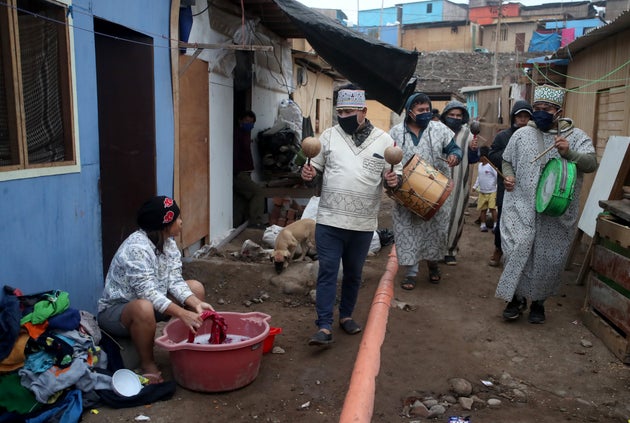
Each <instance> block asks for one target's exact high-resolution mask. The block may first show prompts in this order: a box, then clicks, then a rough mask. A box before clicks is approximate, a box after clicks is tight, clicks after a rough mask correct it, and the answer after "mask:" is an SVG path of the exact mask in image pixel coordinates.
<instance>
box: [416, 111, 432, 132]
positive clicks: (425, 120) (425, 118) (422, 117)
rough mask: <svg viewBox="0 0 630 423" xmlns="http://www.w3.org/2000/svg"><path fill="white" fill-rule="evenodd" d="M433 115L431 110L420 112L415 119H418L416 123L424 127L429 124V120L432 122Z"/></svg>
mask: <svg viewBox="0 0 630 423" xmlns="http://www.w3.org/2000/svg"><path fill="white" fill-rule="evenodd" d="M432 117H433V113H431V112H426V113H418V114H417V115H416V116H415V118H414V120H415V121H416V125H418V126H419V127H420V128H422V129H424V128H426V127H427V126H429V122H431V118H432Z"/></svg>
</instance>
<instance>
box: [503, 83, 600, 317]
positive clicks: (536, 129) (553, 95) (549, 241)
mask: <svg viewBox="0 0 630 423" xmlns="http://www.w3.org/2000/svg"><path fill="white" fill-rule="evenodd" d="M563 102H564V90H563V89H562V88H558V87H553V86H550V85H543V86H539V87H536V89H535V90H534V102H533V109H534V112H533V115H532V119H533V120H532V121H530V122H529V123H528V124H527V125H526V126H524V127H522V128H520V129H518V130H517V131H516V132H514V135H512V137H511V138H510V142H509V144H508V145H507V147H506V148H505V151H504V152H503V169H502V170H503V175H504V176H505V181H504V184H505V191H506V192H505V197H504V198H503V210H502V215H501V220H500V225H501V246H502V248H503V253H504V254H505V258H506V260H505V267H504V270H503V273H502V275H501V278H500V280H499V283H498V286H497V289H496V293H495V296H496V297H497V298H501V299H503V300H505V301H507V302H508V304H507V306H506V308H505V310H504V311H503V317H504V318H505V319H506V320H515V319H517V318H518V317H519V316H520V315H521V313H522V312H523V311H524V310H525V309H526V308H527V302H526V301H527V300H526V298H529V299H530V300H531V301H532V304H531V307H530V311H529V318H528V321H529V322H530V323H543V322H544V321H545V308H544V305H543V303H544V301H545V300H546V299H547V298H548V297H550V296H552V295H556V294H557V293H558V288H559V286H560V274H561V272H562V270H563V268H564V263H565V261H566V258H567V254H568V251H569V246H570V244H571V242H572V239H573V236H574V232H575V226H576V223H577V219H578V212H579V210H578V209H579V198H580V188H581V186H582V178H583V174H584V173H590V172H594V171H595V169H597V157H596V155H595V148H594V147H593V142H592V141H591V139H590V137H589V136H588V135H587V134H586V133H585V132H584V131H582V130H581V129H578V128H576V127H575V126H574V125H573V121H572V120H571V119H567V118H562V119H561V118H560V115H561V112H562V104H563ZM549 148H551V149H550V150H548V149H549ZM547 150H548V151H547ZM546 151H547V152H546ZM543 153H544V154H543ZM554 158H557V159H565V160H567V161H568V162H573V163H575V168H576V169H577V177H576V183H575V188H574V192H573V197H572V198H573V199H572V200H568V201H570V204H569V205H568V208H567V210H566V211H565V212H564V214H562V215H560V216H550V215H547V214H544V213H538V212H536V207H535V205H536V192H537V187H538V184H539V180H541V173H542V171H543V169H544V167H545V165H546V164H547V163H548V162H549V161H550V160H552V159H554ZM541 182H543V183H544V181H541Z"/></svg>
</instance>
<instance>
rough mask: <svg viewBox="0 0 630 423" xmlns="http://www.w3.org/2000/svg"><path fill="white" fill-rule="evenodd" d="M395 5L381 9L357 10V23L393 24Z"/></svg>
mask: <svg viewBox="0 0 630 423" xmlns="http://www.w3.org/2000/svg"><path fill="white" fill-rule="evenodd" d="M397 16H398V15H397V11H396V7H384V8H383V10H382V12H381V9H380V8H379V9H369V10H359V16H358V19H359V22H358V25H359V26H361V27H363V26H380V25H383V26H385V25H387V24H390V25H391V24H393V23H394V22H396V19H397Z"/></svg>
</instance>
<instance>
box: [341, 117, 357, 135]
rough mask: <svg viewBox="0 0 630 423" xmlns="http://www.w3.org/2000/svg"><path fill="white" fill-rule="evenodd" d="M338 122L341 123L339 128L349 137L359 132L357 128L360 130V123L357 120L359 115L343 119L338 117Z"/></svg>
mask: <svg viewBox="0 0 630 423" xmlns="http://www.w3.org/2000/svg"><path fill="white" fill-rule="evenodd" d="M337 122H339V126H341V129H343V132H345V133H346V134H348V135H352V134H354V133H355V132H357V128H359V121H358V120H357V115H352V116H346V117H341V116H337Z"/></svg>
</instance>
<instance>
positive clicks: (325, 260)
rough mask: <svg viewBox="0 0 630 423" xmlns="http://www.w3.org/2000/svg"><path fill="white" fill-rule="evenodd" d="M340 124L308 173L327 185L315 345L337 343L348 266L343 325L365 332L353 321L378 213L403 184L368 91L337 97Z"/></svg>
mask: <svg viewBox="0 0 630 423" xmlns="http://www.w3.org/2000/svg"><path fill="white" fill-rule="evenodd" d="M336 109H337V120H338V122H339V124H338V125H335V126H333V127H332V128H329V129H327V130H325V131H324V132H323V133H322V134H321V137H320V141H321V147H322V148H321V151H320V152H319V154H318V155H317V156H316V157H313V158H312V159H311V164H310V165H309V164H306V165H304V167H303V168H302V178H303V179H304V180H305V181H307V182H308V183H309V184H315V183H319V182H320V181H321V184H322V193H321V198H320V200H319V208H318V211H317V218H316V220H317V225H316V228H315V242H316V244H317V256H318V260H319V274H318V275H317V299H316V310H317V320H316V321H315V324H316V325H317V327H318V328H319V331H318V332H316V333H315V335H313V336H312V337H311V338H310V340H309V342H308V343H309V345H327V344H330V343H331V342H332V341H333V338H332V323H333V309H334V305H335V298H336V293H337V273H338V271H339V263H340V261H341V262H342V264H343V280H342V286H341V301H340V304H339V326H340V327H341V329H343V330H344V331H345V332H346V333H348V334H356V333H359V332H360V331H361V326H359V325H358V324H357V323H356V322H355V321H354V320H353V319H352V312H353V311H354V307H355V305H356V301H357V297H358V293H359V287H360V286H361V274H362V271H363V264H364V263H365V259H366V257H367V253H368V250H369V247H370V243H371V242H372V237H373V234H374V231H375V230H376V229H377V224H378V211H379V208H380V205H381V197H382V193H383V180H385V181H386V184H387V186H389V187H396V186H398V185H399V184H400V181H401V176H400V175H401V174H402V166H401V165H400V164H398V165H396V166H395V167H394V169H393V171H392V169H391V165H390V164H388V163H387V162H386V161H385V158H384V157H385V149H386V148H387V147H390V146H393V145H394V140H393V139H392V138H391V137H390V136H389V135H388V134H387V133H386V132H384V131H382V130H381V129H378V128H375V127H374V126H373V125H372V124H371V123H370V121H369V120H368V119H366V114H367V108H366V107H365V92H364V91H362V90H354V89H343V90H340V91H339V94H338V96H337V105H336Z"/></svg>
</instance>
